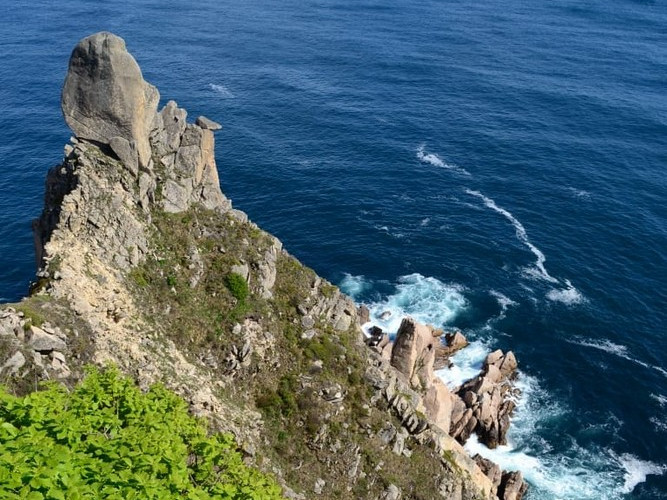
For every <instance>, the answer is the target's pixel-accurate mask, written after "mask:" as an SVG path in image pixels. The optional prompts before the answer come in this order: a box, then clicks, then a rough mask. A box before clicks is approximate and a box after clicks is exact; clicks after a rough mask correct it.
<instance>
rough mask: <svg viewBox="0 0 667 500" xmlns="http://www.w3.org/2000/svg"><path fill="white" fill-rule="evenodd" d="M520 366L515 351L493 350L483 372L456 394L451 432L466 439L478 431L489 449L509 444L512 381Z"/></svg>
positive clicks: (463, 440) (513, 404) (512, 403)
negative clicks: (504, 352)
mask: <svg viewBox="0 0 667 500" xmlns="http://www.w3.org/2000/svg"><path fill="white" fill-rule="evenodd" d="M516 368H517V362H516V358H515V357H514V353H512V352H511V351H508V352H507V353H506V354H503V352H502V351H500V350H497V351H494V352H492V353H490V354H489V355H488V356H487V357H486V360H485V361H484V364H483V366H482V372H481V373H480V374H479V375H478V376H477V377H475V378H474V379H472V380H469V381H468V382H466V383H465V384H463V386H461V388H460V389H459V390H458V392H457V394H456V395H454V403H453V405H454V411H453V413H452V428H451V430H450V433H451V435H452V436H453V437H455V438H456V439H458V440H459V441H460V442H465V441H466V440H467V439H468V437H470V435H471V434H472V433H473V432H475V433H477V435H478V436H479V439H480V441H481V442H483V443H484V444H486V445H487V446H488V447H489V448H496V447H497V446H498V445H501V444H506V443H507V431H508V430H509V425H510V416H511V414H512V411H513V410H514V407H515V406H516V405H515V403H514V401H513V396H514V392H515V390H514V389H513V388H512V385H511V383H510V382H511V380H512V379H513V378H514V376H515V371H516Z"/></svg>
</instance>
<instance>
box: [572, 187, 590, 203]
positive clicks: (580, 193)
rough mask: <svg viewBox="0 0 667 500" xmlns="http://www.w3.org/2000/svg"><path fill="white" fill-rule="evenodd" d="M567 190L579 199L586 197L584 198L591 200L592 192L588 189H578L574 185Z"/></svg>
mask: <svg viewBox="0 0 667 500" xmlns="http://www.w3.org/2000/svg"><path fill="white" fill-rule="evenodd" d="M567 190H568V191H569V192H570V194H572V196H574V197H575V198H579V199H584V200H590V198H591V193H589V192H588V191H585V190H583V189H577V188H574V187H568V188H567Z"/></svg>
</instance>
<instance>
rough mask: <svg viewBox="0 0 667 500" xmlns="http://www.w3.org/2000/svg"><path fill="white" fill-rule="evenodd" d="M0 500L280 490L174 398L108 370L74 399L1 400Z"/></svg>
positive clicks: (57, 394) (53, 392)
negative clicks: (3, 499) (140, 386)
mask: <svg viewBox="0 0 667 500" xmlns="http://www.w3.org/2000/svg"><path fill="white" fill-rule="evenodd" d="M0 498H8V499H12V498H16V499H18V498H29V499H65V498H66V499H74V500H76V499H85V498H90V499H167V498H187V499H202V500H203V499H212V498H225V499H239V500H240V499H243V500H251V499H260V498H261V499H264V498H266V499H274V498H275V499H277V498H280V488H279V487H278V486H277V485H276V483H275V481H274V480H273V479H272V478H270V477H269V476H266V475H263V474H261V473H260V472H258V471H257V470H255V469H252V468H250V467H248V466H246V465H245V464H244V462H243V459H242V457H241V454H240V453H239V452H238V451H237V449H236V445H235V443H234V440H233V438H232V436H230V435H228V434H215V435H213V436H207V432H206V426H205V425H204V423H203V422H202V421H201V420H197V419H195V418H194V417H192V416H190V415H188V412H187V406H186V404H185V402H184V401H183V400H182V399H180V398H179V397H178V396H176V395H175V394H173V393H171V392H169V391H168V390H167V389H165V388H164V387H163V386H160V385H156V386H153V387H152V388H151V389H150V390H149V391H148V392H147V393H146V394H143V393H142V392H141V391H139V389H137V387H136V386H135V385H134V383H133V382H132V381H131V380H130V379H127V378H124V377H122V376H120V375H119V372H118V370H116V369H114V368H110V369H107V370H106V371H104V372H99V371H97V370H96V369H90V370H89V373H88V375H87V376H86V378H85V379H84V381H83V382H82V383H81V384H79V385H78V386H77V387H76V388H75V389H74V391H72V392H68V391H67V390H66V389H65V388H64V387H63V386H61V385H57V384H50V385H48V386H47V388H46V390H43V391H39V392H35V393H32V394H30V395H28V396H26V397H24V398H17V397H14V396H11V395H9V394H7V393H6V392H5V391H4V390H2V391H0Z"/></svg>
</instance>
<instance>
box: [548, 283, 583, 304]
mask: <svg viewBox="0 0 667 500" xmlns="http://www.w3.org/2000/svg"><path fill="white" fill-rule="evenodd" d="M547 299H549V300H551V301H552V302H562V303H563V304H566V305H568V306H571V305H574V304H581V303H582V302H584V301H585V300H586V299H585V298H584V296H583V295H582V294H581V292H579V290H577V289H576V288H575V287H574V286H573V285H572V283H570V280H567V279H566V280H565V288H552V289H551V290H549V292H548V293H547Z"/></svg>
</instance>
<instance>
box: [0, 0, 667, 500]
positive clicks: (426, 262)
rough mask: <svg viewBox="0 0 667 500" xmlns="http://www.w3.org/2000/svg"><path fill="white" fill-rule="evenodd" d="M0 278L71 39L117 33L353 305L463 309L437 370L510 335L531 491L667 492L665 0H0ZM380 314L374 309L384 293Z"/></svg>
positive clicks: (29, 198) (435, 315)
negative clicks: (205, 128)
mask: <svg viewBox="0 0 667 500" xmlns="http://www.w3.org/2000/svg"><path fill="white" fill-rule="evenodd" d="M2 13H3V19H2V23H0V103H2V111H3V112H2V113H1V114H0V124H1V129H2V141H0V161H1V162H2V170H1V172H2V173H1V174H0V178H1V180H2V182H0V298H1V299H2V301H15V300H18V299H20V297H22V296H23V295H24V294H25V293H26V291H27V288H28V283H29V282H30V280H31V279H32V277H33V274H34V271H35V267H34V266H35V264H34V253H33V249H32V235H31V230H30V221H31V219H32V218H34V217H36V216H37V215H38V214H39V212H40V210H41V206H42V196H43V189H44V184H43V183H44V178H45V174H46V171H47V169H48V168H49V167H51V166H53V165H55V164H57V163H58V162H59V161H60V159H61V158H62V148H63V145H64V144H65V143H66V142H67V140H68V138H69V137H70V135H71V134H70V132H69V131H68V129H67V128H66V126H65V123H64V121H63V119H62V117H61V113H60V107H59V102H60V90H61V85H62V82H63V79H64V76H65V72H66V69H67V61H68V58H69V54H70V52H71V50H72V48H73V47H74V45H75V44H76V42H77V41H78V40H79V39H80V38H83V37H84V36H86V35H88V34H91V33H93V32H96V31H100V30H108V31H112V32H114V33H116V34H118V35H120V36H122V37H123V38H125V40H126V42H127V45H128V48H129V50H130V51H131V52H132V53H133V54H134V56H135V57H136V59H137V60H138V62H139V64H140V66H141V67H142V69H143V72H144V77H145V78H146V79H147V80H148V81H149V82H151V83H153V84H154V85H156V86H157V87H158V88H159V90H160V91H161V94H162V103H163V104H164V103H165V102H166V101H167V100H169V99H174V100H176V101H177V102H178V103H179V105H181V106H182V107H185V108H186V109H187V110H188V111H189V113H190V115H189V116H190V119H192V120H194V118H196V117H197V116H198V115H200V114H205V115H206V116H208V117H209V118H212V119H214V120H216V121H219V122H220V123H222V124H223V127H224V129H223V130H222V131H221V132H219V133H218V134H217V143H216V156H217V161H218V167H219V171H220V177H221V185H222V189H223V191H224V192H225V194H227V196H229V197H230V198H231V199H232V200H233V202H234V205H235V207H236V208H239V209H242V210H244V211H246V212H247V213H248V215H249V216H250V218H251V219H252V220H253V221H255V222H256V223H257V224H259V225H260V226H261V227H262V228H263V229H266V230H268V231H270V232H272V233H273V234H275V235H276V236H278V237H279V238H280V239H281V240H282V241H283V243H284V245H285V247H286V248H287V249H288V250H289V251H290V253H292V254H293V255H295V256H296V257H298V258H299V259H300V260H302V261H303V262H304V263H306V264H307V265H309V266H310V267H312V268H314V269H315V270H316V271H317V272H318V273H320V274H321V275H323V276H325V277H326V278H328V279H329V280H331V281H332V282H334V283H337V284H339V285H340V286H341V288H343V290H345V291H346V292H347V293H349V294H350V295H352V296H353V297H354V298H355V300H356V301H358V302H359V303H365V304H367V305H369V307H370V308H371V311H372V313H373V318H374V322H375V323H376V324H378V325H380V326H382V327H383V328H385V329H386V330H388V331H395V330H396V328H397V325H398V322H399V321H400V317H401V316H402V315H404V314H410V315H412V316H414V317H416V318H417V319H419V320H421V321H425V322H429V323H432V324H435V325H436V326H439V327H443V328H445V329H454V328H458V329H461V330H462V331H463V332H464V334H465V335H466V336H467V337H468V339H469V340H470V341H471V346H470V347H469V348H467V349H466V350H464V351H462V352H461V353H459V354H457V355H456V357H455V359H454V363H455V366H454V368H453V369H452V370H450V371H446V372H441V373H440V375H441V376H442V377H443V378H444V379H445V380H446V381H447V382H448V383H449V384H450V385H451V386H454V385H455V384H456V383H457V382H458V381H461V380H465V379H466V378H469V377H471V376H473V375H474V374H475V373H476V371H477V370H479V367H480V365H481V362H482V360H483V358H484V356H485V355H486V354H487V353H488V352H490V351H492V350H494V349H497V348H500V349H503V350H506V349H511V350H513V351H514V352H515V354H516V356H517V359H518V361H519V365H520V372H521V373H520V378H519V385H520V387H521V388H522V396H521V398H520V399H519V403H518V409H517V411H516V413H515V416H514V418H513V420H512V427H511V431H510V435H509V438H510V439H509V440H510V443H509V445H508V446H505V447H501V448H499V449H497V450H493V451H490V450H487V449H485V448H484V447H483V446H482V445H481V444H478V443H476V442H474V441H469V442H468V443H467V445H466V446H467V448H468V449H469V450H471V451H473V452H476V451H479V452H480V453H481V454H483V455H485V456H489V457H490V458H491V459H493V460H495V461H496V462H498V463H499V464H500V465H501V466H502V467H505V468H510V469H511V468H518V469H520V470H522V471H523V473H524V475H525V477H526V478H527V480H528V481H529V483H530V487H531V488H530V491H529V494H528V495H527V498H528V499H529V500H546V499H549V500H550V499H626V498H627V499H659V498H667V349H666V347H667V262H666V260H667V257H666V254H667V4H665V2H661V1H659V0H655V1H649V0H645V1H633V0H606V1H603V0H577V1H575V0H551V1H546V0H536V1H534V2H524V1H521V0H503V1H499V0H487V1H485V2H472V1H467V0H452V1H447V0H425V1H423V2H408V1H407V0H385V1H383V2H380V1H377V0H372V1H371V0H299V1H296V0H279V1H278V0H265V1H262V2H259V1H256V0H244V1H239V0H227V1H220V0H217V1H216V0H200V1H199V2H196V3H192V4H190V3H187V2H182V1H173V0H136V1H121V0H116V1H113V2H110V1H97V2H84V1H74V0H60V1H58V2H55V1H45V0H42V1H32V2H29V3H28V2H5V3H4V5H3V8H2ZM386 311H389V312H391V315H390V316H389V317H388V318H386V315H385V319H381V318H380V316H381V315H382V313H384V312H386Z"/></svg>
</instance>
